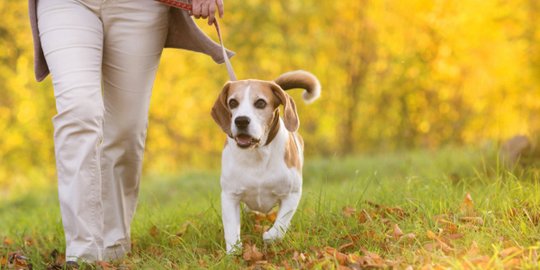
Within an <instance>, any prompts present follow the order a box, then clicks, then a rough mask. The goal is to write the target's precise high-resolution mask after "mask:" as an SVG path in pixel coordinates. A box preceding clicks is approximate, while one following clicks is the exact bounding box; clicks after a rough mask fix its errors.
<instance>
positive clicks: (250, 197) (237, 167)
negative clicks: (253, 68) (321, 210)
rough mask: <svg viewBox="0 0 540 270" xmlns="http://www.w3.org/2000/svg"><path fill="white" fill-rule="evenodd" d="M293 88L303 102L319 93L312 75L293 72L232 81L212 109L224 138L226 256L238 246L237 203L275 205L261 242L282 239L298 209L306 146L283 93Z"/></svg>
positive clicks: (293, 108) (263, 209) (289, 99)
mask: <svg viewBox="0 0 540 270" xmlns="http://www.w3.org/2000/svg"><path fill="white" fill-rule="evenodd" d="M293 88H303V89H305V91H304V94H303V99H304V101H305V102H306V103H310V102H313V101H314V100H315V99H317V98H318V97H319V95H320V92H321V86H320V83H319V81H318V80H317V78H316V77H315V76H314V75H313V74H311V73H309V72H306V71H301V70H297V71H292V72H287V73H284V74H282V75H280V76H279V77H278V78H277V79H276V80H274V81H261V80H240V81H230V82H228V83H226V84H225V86H224V87H223V90H222V91H221V94H220V95H219V97H218V98H217V100H216V102H215V104H214V106H213V108H212V118H213V119H214V120H215V121H216V123H217V124H218V125H219V126H220V127H221V129H222V130H223V132H225V134H227V141H226V143H225V147H224V149H223V153H222V161H221V162H222V164H221V165H222V169H221V180H220V181H221V190H222V191H221V209H222V219H223V228H224V234H225V243H226V246H227V253H231V252H234V251H236V250H238V249H240V248H241V245H242V243H241V241H240V202H243V203H244V204H245V205H246V206H247V207H248V208H249V209H251V210H255V211H258V212H262V213H268V212H269V211H270V210H271V209H272V208H273V207H274V206H276V205H277V204H279V206H280V207H279V211H278V213H277V217H276V220H275V223H274V224H273V226H272V227H271V228H270V229H269V230H268V231H267V232H265V233H264V234H263V239H264V241H265V242H272V241H274V240H278V239H281V238H283V236H284V235H285V232H286V231H287V228H288V227H289V224H290V222H291V219H292V217H293V215H294V213H295V211H296V208H297V207H298V203H299V201H300V196H301V194H302V165H303V162H304V158H303V150H304V142H303V140H302V137H301V136H300V135H299V134H298V133H297V132H296V131H297V130H298V126H299V124H300V122H299V120H298V113H297V111H296V105H295V103H294V100H293V99H292V97H291V96H289V95H288V94H287V93H285V91H284V90H288V89H293ZM281 105H283V118H281V117H280V110H279V108H280V106H281Z"/></svg>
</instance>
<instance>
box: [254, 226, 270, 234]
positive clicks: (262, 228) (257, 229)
mask: <svg viewBox="0 0 540 270" xmlns="http://www.w3.org/2000/svg"><path fill="white" fill-rule="evenodd" d="M269 229H270V226H268V225H260V224H255V225H254V226H253V231H255V232H258V233H264V232H266V231H268V230H269Z"/></svg>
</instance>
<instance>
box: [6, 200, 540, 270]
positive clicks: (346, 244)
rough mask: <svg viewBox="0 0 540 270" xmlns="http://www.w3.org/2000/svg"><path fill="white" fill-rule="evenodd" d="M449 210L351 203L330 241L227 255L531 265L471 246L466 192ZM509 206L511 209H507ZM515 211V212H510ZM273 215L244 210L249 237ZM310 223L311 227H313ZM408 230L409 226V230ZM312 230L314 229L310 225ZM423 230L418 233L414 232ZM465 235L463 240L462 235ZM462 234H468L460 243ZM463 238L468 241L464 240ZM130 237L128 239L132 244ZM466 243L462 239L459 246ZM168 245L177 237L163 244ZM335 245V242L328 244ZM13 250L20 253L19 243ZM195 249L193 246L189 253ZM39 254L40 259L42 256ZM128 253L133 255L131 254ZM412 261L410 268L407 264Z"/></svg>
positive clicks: (280, 262)
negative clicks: (422, 223)
mask: <svg viewBox="0 0 540 270" xmlns="http://www.w3.org/2000/svg"><path fill="white" fill-rule="evenodd" d="M455 209H456V211H454V212H446V213H441V214H438V215H435V216H433V217H432V218H431V221H430V222H427V224H434V227H433V225H431V226H428V227H423V228H424V229H419V228H418V225H417V226H412V225H411V221H413V222H418V221H419V220H418V218H420V220H422V219H423V217H418V215H417V214H415V210H408V209H403V208H401V207H395V206H385V205H381V204H378V203H374V202H369V201H366V202H365V203H364V207H362V208H360V209H357V208H356V207H354V206H350V205H346V206H343V207H342V210H341V215H340V216H338V217H337V218H336V219H338V220H336V221H334V222H337V223H335V224H338V223H339V222H338V221H339V220H340V219H341V220H342V221H343V224H347V225H340V226H350V227H351V228H346V230H343V231H342V232H341V234H339V233H340V232H338V231H337V230H336V232H335V233H336V235H335V239H334V240H335V241H328V239H322V241H320V242H317V243H318V245H317V244H315V245H313V246H309V247H308V248H307V249H304V248H302V249H300V248H291V246H288V245H287V244H286V243H277V244H276V245H274V248H267V247H266V246H257V241H252V240H249V237H248V240H246V242H244V243H243V246H244V248H243V251H242V253H241V254H240V255H239V257H236V259H235V260H233V261H234V262H236V263H239V264H241V265H244V267H246V268H247V269H276V268H284V269H314V268H315V269H342V270H347V269H366V268H371V269H374V268H383V269H386V268H394V269H413V268H414V269H444V268H453V267H458V268H463V269H479V268H480V269H489V268H506V269H514V268H520V267H521V266H523V265H527V266H529V268H531V267H532V268H534V267H537V266H538V254H537V252H538V250H537V248H536V247H529V248H524V247H521V246H518V245H516V244H513V243H512V242H510V241H503V242H502V243H503V244H502V245H501V247H492V249H491V253H490V252H489V251H487V253H486V250H482V249H481V248H479V246H478V243H477V242H476V241H475V240H474V238H473V239H472V241H470V236H471V235H473V234H475V233H476V232H478V231H479V230H481V229H482V228H483V227H484V226H486V223H485V221H484V218H483V217H482V216H481V215H480V214H479V212H478V211H477V210H476V208H475V203H474V201H473V196H472V195H471V194H470V193H466V194H465V196H464V198H463V200H462V202H461V203H460V204H458V207H456V208H455ZM513 211H514V210H513ZM516 212H517V211H516ZM275 216H276V212H275V211H273V212H271V213H270V214H268V215H265V214H261V213H257V212H252V213H250V214H248V218H249V219H250V220H252V221H251V222H252V225H253V226H251V227H249V226H248V228H249V230H248V232H246V233H247V234H256V235H257V237H251V239H257V238H258V236H260V235H261V234H262V233H264V231H266V230H268V228H269V226H270V225H271V224H272V223H273V222H274V221H275ZM191 226H193V224H191V223H190V222H189V221H186V222H185V223H183V224H182V225H181V226H180V227H179V228H178V229H176V231H171V232H167V230H166V229H162V228H159V227H158V226H156V225H152V226H151V227H150V228H149V229H148V230H147V234H148V235H149V236H150V237H151V238H152V239H154V241H157V240H159V239H161V238H162V236H170V238H174V239H180V238H183V237H184V235H185V234H186V232H187V230H188V228H189V227H191ZM315 227H316V226H315ZM410 228H415V229H410ZM311 230H313V232H317V230H318V229H317V228H313V229H311ZM422 230H424V231H422ZM313 232H312V231H306V232H290V233H294V234H295V235H296V236H302V234H308V235H309V234H312V233H313ZM468 236H469V238H467V237H468ZM466 239H469V240H467V241H465V240H466ZM468 241H470V242H468ZM15 242H16V241H14V240H13V239H12V238H9V237H4V238H3V241H2V246H3V247H4V248H5V249H6V250H17V249H18V248H19V249H20V248H21V247H16V244H15ZM21 242H22V246H23V247H32V246H34V245H35V244H34V240H33V238H31V237H25V238H24V239H23V240H22V241H21ZM135 242H136V241H135ZM467 242H468V244H467ZM167 243H169V244H170V245H172V246H175V245H176V244H178V243H179V242H178V241H176V242H175V241H173V242H171V241H169V242H167ZM329 243H335V245H329ZM21 250H24V248H22V249H21ZM201 250H204V251H201V253H208V254H210V253H213V254H212V255H211V256H206V257H203V256H199V257H198V259H197V262H196V263H197V265H198V266H199V267H202V268H206V267H209V266H211V265H212V264H214V263H215V262H212V260H216V261H219V260H221V259H220V258H223V256H225V254H224V252H223V251H215V252H212V251H211V250H208V249H202V248H201ZM144 253H147V254H152V256H154V257H156V258H161V257H163V259H164V261H162V263H163V267H166V268H167V269H181V268H182V265H181V264H179V262H177V261H174V260H168V259H167V258H166V257H164V256H165V255H164V254H165V251H164V247H162V246H160V245H150V246H148V247H145V248H143V249H141V247H137V254H144ZM197 253H198V251H197ZM45 257H46V256H45ZM48 257H49V258H48V259H47V261H46V262H45V264H46V265H47V269H62V265H63V264H64V262H65V258H64V255H63V254H61V253H60V252H58V251H56V250H54V251H53V252H52V253H51V255H49V256H48ZM132 257H133V255H132ZM96 266H97V268H98V269H107V270H113V269H136V268H137V263H136V262H135V259H133V258H129V257H128V258H127V259H126V260H125V261H124V262H120V263H118V262H117V263H107V262H98V263H97V264H96ZM413 266H414V267H413ZM0 268H1V269H32V263H31V262H30V259H29V258H28V257H26V256H25V254H24V253H23V252H22V251H16V252H10V253H8V254H7V255H4V256H0Z"/></svg>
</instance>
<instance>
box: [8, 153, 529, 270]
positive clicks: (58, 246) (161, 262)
mask: <svg viewBox="0 0 540 270" xmlns="http://www.w3.org/2000/svg"><path fill="white" fill-rule="evenodd" d="M538 175H539V169H538V168H530V169H528V170H527V171H525V172H521V173H519V174H517V173H516V174H512V173H510V172H508V171H504V170H502V169H498V166H497V163H496V162H495V158H494V157H493V155H490V154H486V153H482V152H481V151H480V150H472V149H463V148H452V149H443V150H438V151H414V152H405V153H394V154H377V155H373V156H370V155H363V156H356V157H349V158H336V157H328V158H324V159H323V158H320V159H311V160H307V163H306V166H305V168H304V193H303V197H302V201H301V204H300V206H299V208H298V211H297V213H296V215H295V217H294V219H293V223H292V226H291V228H290V230H289V232H288V234H287V235H286V237H285V239H284V240H282V241H281V242H279V243H275V244H272V245H265V244H264V243H263V242H262V232H263V230H264V228H266V227H265V226H268V225H271V219H272V216H271V215H270V216H261V215H255V214H253V213H245V214H244V215H243V221H242V240H243V242H244V247H245V250H244V252H243V254H238V255H236V256H226V255H225V252H224V240H223V235H222V224H221V214H220V212H221V210H220V200H219V194H220V187H219V171H191V172H184V173H182V174H178V175H147V176H146V177H145V178H144V179H143V182H142V189H141V197H140V201H139V207H138V210H137V214H136V216H135V219H134V221H133V228H132V234H133V236H132V237H133V252H132V254H131V255H130V256H129V257H128V258H126V259H125V260H124V261H122V262H114V263H113V264H112V265H108V266H102V268H109V269H114V268H115V267H116V268H118V267H119V268H122V269H126V268H127V269H176V268H178V269H200V268H215V269H238V268H247V267H251V268H254V269H257V268H261V269H298V268H304V269H305V268H314V269H338V268H339V269H360V268H365V267H381V268H387V267H395V268H397V269H405V268H407V267H408V266H412V268H410V269H418V268H422V267H427V269H429V268H430V267H431V268H433V269H437V268H452V269H455V268H457V269H460V268H465V269H487V268H495V269H499V268H516V267H518V268H538V267H540V266H539V264H538V263H539V258H538V255H537V252H539V251H538V247H539V246H538V245H539V244H540V225H539V222H540V189H539V184H538V183H539V180H540V179H539V176H538ZM471 199H472V200H471ZM0 203H1V204H0V240H2V242H0V269H11V268H9V267H10V266H9V265H10V263H9V261H10V260H9V259H10V258H9V257H10V254H13V253H16V254H18V255H22V256H25V257H26V258H27V259H24V258H22V257H18V259H15V261H21V264H24V262H31V263H32V265H33V269H46V268H47V267H51V266H52V265H53V264H54V261H55V260H54V259H53V258H52V257H51V253H53V251H54V250H57V251H58V252H59V253H60V255H59V256H58V257H57V258H56V260H59V261H60V260H61V259H62V255H61V254H62V253H63V249H64V245H63V241H64V240H63V232H62V227H61V220H60V214H59V206H58V201H57V194H56V189H55V187H50V188H48V189H42V190H30V191H28V193H27V194H21V196H19V197H16V198H15V199H10V200H3V201H2V200H0ZM11 257H13V256H11Z"/></svg>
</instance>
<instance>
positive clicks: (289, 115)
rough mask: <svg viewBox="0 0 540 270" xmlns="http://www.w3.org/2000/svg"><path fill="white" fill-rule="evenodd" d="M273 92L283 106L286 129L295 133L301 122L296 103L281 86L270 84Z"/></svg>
mask: <svg viewBox="0 0 540 270" xmlns="http://www.w3.org/2000/svg"><path fill="white" fill-rule="evenodd" d="M270 85H271V88H272V92H273V93H274V95H275V96H276V97H277V98H278V100H279V101H280V103H281V104H283V122H284V123H285V127H286V128H287V130H289V131H290V132H295V131H297V130H298V127H299V126H300V121H299V120H298V112H297V111H296V103H294V100H293V99H292V97H291V96H289V94H287V93H285V91H283V89H281V87H280V86H279V85H277V84H276V83H274V82H271V83H270Z"/></svg>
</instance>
